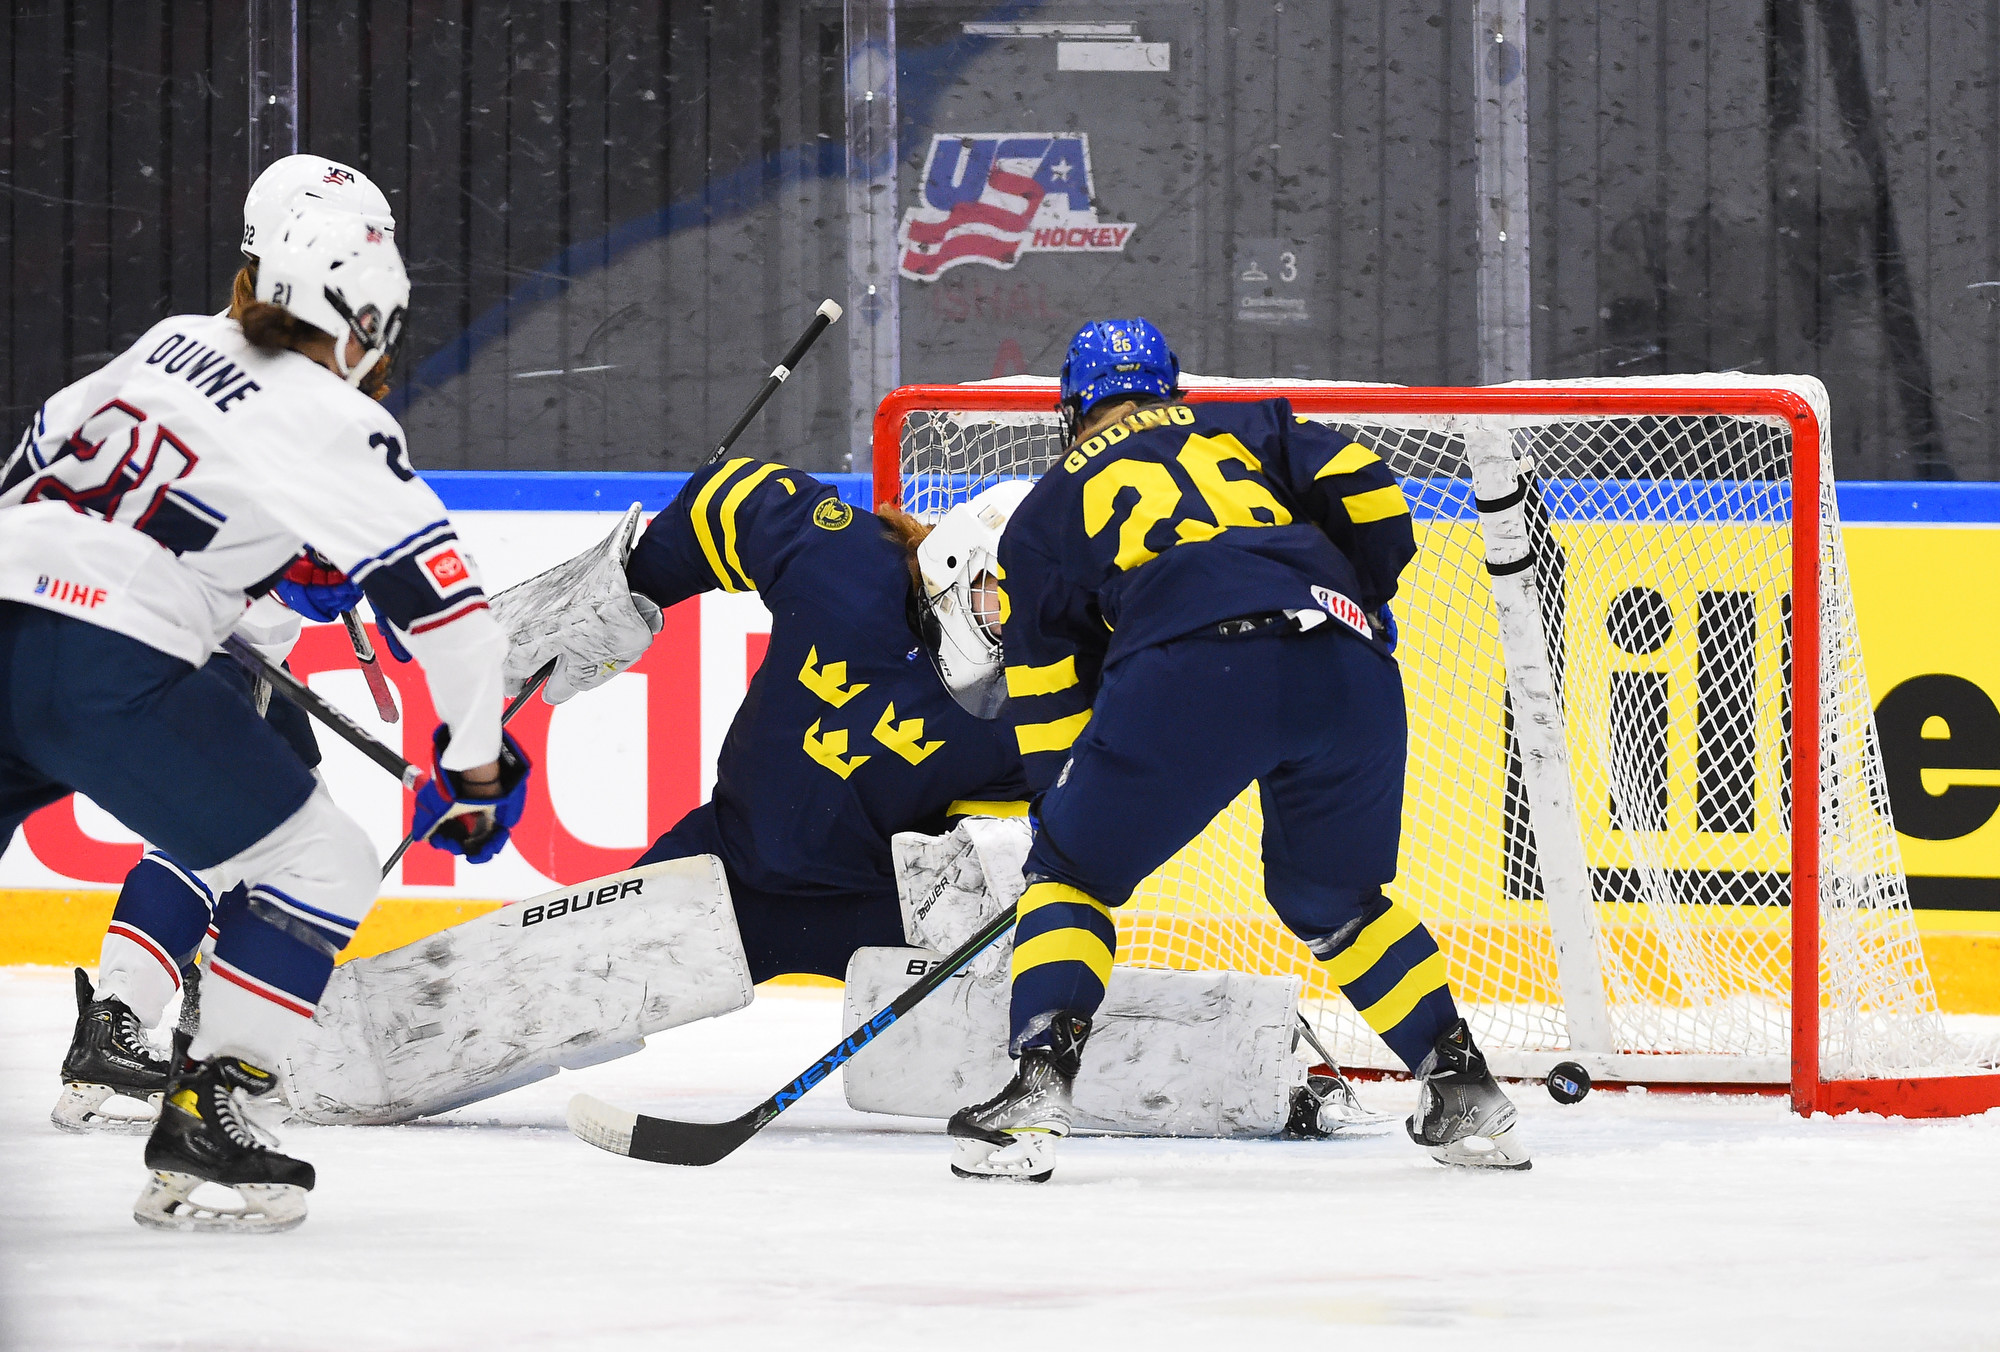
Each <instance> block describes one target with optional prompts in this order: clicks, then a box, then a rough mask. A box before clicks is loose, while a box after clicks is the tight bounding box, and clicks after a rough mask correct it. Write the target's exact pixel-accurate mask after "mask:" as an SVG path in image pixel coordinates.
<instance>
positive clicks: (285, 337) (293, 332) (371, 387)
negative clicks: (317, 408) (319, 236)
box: [229, 258, 391, 399]
mask: <svg viewBox="0 0 2000 1352" xmlns="http://www.w3.org/2000/svg"><path fill="white" fill-rule="evenodd" d="M229 317H230V318H231V319H233V320H235V321H236V322H237V323H238V324H241V325H242V326H243V336H244V337H245V338H247V339H249V340H250V345H251V346H252V347H262V348H275V349H278V350H281V351H282V350H290V351H293V352H297V351H300V350H301V349H302V348H303V347H304V346H305V345H306V344H308V343H310V342H312V340H313V339H315V338H321V337H325V336H326V335H325V334H323V333H321V332H320V330H319V328H318V327H317V326H316V325H313V324H308V323H306V321H305V320H303V319H300V318H299V317H298V316H297V315H295V314H293V313H292V312H291V311H290V310H287V309H285V308H284V307H283V306H281V305H273V304H271V303H270V302H269V301H262V300H258V299H257V260H256V259H254V258H253V259H251V260H250V261H249V262H247V263H245V264H244V265H243V266H242V267H240V268H238V269H237V270H236V280H235V282H233V283H232V284H231V285H230V288H229ZM335 341H336V342H337V341H339V340H338V339H336V340H335ZM390 360H391V359H390V356H389V354H388V353H386V352H385V353H383V354H382V358H381V360H380V361H378V362H376V363H375V367H374V369H373V370H371V371H370V372H369V373H368V374H367V375H366V376H363V377H362V379H361V392H362V393H363V394H365V395H367V396H368V397H369V398H371V399H382V398H385V397H387V395H388V393H389V365H390Z"/></svg>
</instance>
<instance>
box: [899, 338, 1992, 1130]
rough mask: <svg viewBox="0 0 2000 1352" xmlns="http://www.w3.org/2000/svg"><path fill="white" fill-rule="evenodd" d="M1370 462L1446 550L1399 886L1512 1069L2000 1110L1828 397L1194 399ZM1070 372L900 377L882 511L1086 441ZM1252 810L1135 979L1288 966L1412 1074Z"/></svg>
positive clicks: (1392, 393) (1422, 565)
mask: <svg viewBox="0 0 2000 1352" xmlns="http://www.w3.org/2000/svg"><path fill="white" fill-rule="evenodd" d="M1183 385H1184V387H1185V389H1186V391H1187V397H1188V398H1189V399H1190V400H1191V401H1201V400H1206V399H1230V400H1256V399H1270V398H1280V397H1282V398H1286V399H1289V400H1290V401H1291V403H1292V406H1293V410H1294V412H1296V413H1297V414H1299V415H1300V416H1302V417H1308V418H1312V419H1315V420H1319V421H1324V422H1331V423H1337V424H1338V425H1340V426H1341V427H1343V428H1348V429H1351V430H1352V431H1353V432H1354V433H1355V434H1356V435H1358V436H1360V437H1362V438H1364V439H1366V440H1367V441H1368V442H1369V444H1370V445H1371V446H1373V447H1374V448H1375V449H1376V450H1377V451H1378V453H1380V454H1381V455H1382V456H1383V458H1384V459H1385V460H1386V461H1388V463H1389V464H1390V466H1391V468H1392V469H1394V470H1395V472H1396V473H1397V475H1398V477H1399V479H1400V481H1401V482H1402V485H1403V489H1404V494H1405V497H1406V498H1407V499H1408V501H1409V503H1410V506H1411V511H1412V516H1413V517H1414V525H1415V529H1416V533H1417V539H1418V555H1417V558H1416V559H1415V560H1414V561H1413V563H1412V565H1411V566H1410V568H1409V569H1408V570H1407V571H1406V573H1405V575H1404V578H1403V585H1402V590H1401V591H1400V593H1399V595H1398V597H1397V599H1396V601H1395V610H1396V614H1397V619H1398V623H1399V628H1400V630H1401V633H1402V643H1401V646H1400V648H1399V650H1398V654H1397V656H1398V660H1399V663H1400V664H1401V666H1402V669H1403V674H1404V681H1405V687H1406V696H1407V700H1408V705H1409V723H1410V742H1409V746H1410V759H1409V767H1408V773H1407V776H1406V780H1405V805H1404V815H1403V836H1402V853H1401V861H1400V866H1399V872H1398V877H1397V880H1396V881H1395V882H1394V883H1392V884H1391V885H1390V886H1389V887H1388V889H1387V890H1388V891H1389V892H1390V894H1391V895H1393V896H1395V897H1396V898H1397V899H1398V900H1399V901H1400V902H1402V903H1403V904H1405V905H1407V906H1409V907H1410V908H1411V909H1413V910H1414V911H1416V913H1417V914H1418V915H1420V916H1421V917H1423V919H1424V920H1425V922H1426V924H1427V925H1428V926H1429V927H1430V929H1431V930H1432V932H1433V933H1434V934H1435V936H1436V937H1437V939H1438V943H1439V946H1440V948H1441V949H1442V950H1443V952H1444V955H1445V961H1446V967H1447V970H1448V971H1449V973H1450V975H1451V980H1452V986H1453V990H1454V992H1455V993H1456V995H1457V998H1458V1001H1459V1004H1460V1007H1461V1009H1462V1010H1463V1012H1464V1013H1465V1015H1466V1017H1467V1019H1468V1020H1469V1021H1470V1022H1471V1023H1472V1025H1473V1030H1474V1033H1475V1036H1476V1037H1477V1038H1478V1040H1479V1042H1480V1045H1481V1046H1482V1048H1483V1049H1484V1050H1485V1051H1486V1053H1487V1055H1488V1058H1489V1061H1490V1062H1491V1063H1492V1064H1493V1066H1494V1069H1495V1071H1496V1073H1499V1074H1502V1075H1511V1076H1519V1077H1537V1076H1540V1075H1544V1074H1546V1073H1547V1071H1548V1070H1549V1068H1550V1067H1551V1066H1552V1065H1553V1064H1554V1063H1555V1062H1557V1061H1559V1060H1576V1061H1580V1062H1581V1063H1583V1064H1584V1065H1585V1066H1586V1067H1587V1068H1588V1069H1589V1070H1590V1071H1591V1073H1592V1075H1593V1077H1594V1078H1596V1079H1599V1080H1601V1081H1604V1082H1607V1083H1621V1082H1622V1083H1631V1084H1647V1085H1654V1086H1661V1087H1680V1086H1686V1087H1698V1088H1707V1089H1733V1090H1752V1091H1761V1092H1773V1093H1778V1092H1784V1091H1785V1090H1786V1089H1787V1088H1788V1089H1789V1091H1790V1094H1791V1099H1792V1103H1793V1106H1794V1107H1795V1108H1796V1109H1797V1110H1798V1111H1800V1112H1802V1113H1811V1112H1847V1111H1870V1112H1882V1113H1893V1114H1900V1115H1905V1116H1945V1115H1955V1114H1963V1113H1973V1112H1980V1111H1984V1110H1985V1109H1987V1108H1990V1107H1994V1106H2000V1074H1996V1073H1995V1068H1996V1060H2000V1058H1996V1057H1995V1055H1994V1052H1993V1049H1991V1048H1987V1047H1980V1046H1974V1045H1972V1042H1971V1040H1970V1039H1969V1038H1967V1037H1965V1036H1963V1035H1962V1034H1961V1033H1960V1031H1959V1030H1958V1029H1957V1028H1955V1027H1954V1026H1953V1025H1952V1024H1951V1022H1950V1021H1949V1020H1947V1019H1946V1017H1945V1016H1944V1015H1943V1014H1942V1013H1941V1012H1940V1011H1939V1009H1938V1005H1937V998H1936V993H1935V990H1934V988H1933V986H1932V984H1931V980H1930V976H1929V972H1928V969H1927V968H1926V966H1925V964H1924V958H1923V952H1922V948H1921V945H1920V944H1919V942H1918V937H1917V930H1916V924H1915V919H1914V916H1913V914H1912V912H1911V910H1910V904H1909V895H1908V888H1907V884H1906V882H1905V880H1904V877H1903V872H1902V865H1901V859H1900V855H1899V853H1898V850H1897V844H1896V837H1895V832H1894V828H1893V826H1892V825H1891V823H1890V820H1889V808H1888V796H1887V791H1886V787H1885V781H1884V778H1883V773H1882V765H1881V756H1880V751H1879V748H1878V746H1877V744H1876V738H1875V729H1874V721H1873V707H1872V705H1871V704H1870V702H1869V698H1868V691H1867V683H1866V679H1865V676H1864V674H1863V671H1862V667H1861V654H1860V643H1859V636H1858V631H1857V628H1856V623H1855V617H1854V610H1853V604H1852V597H1851V591H1850V588H1849V586H1848V581H1847V568H1846V559H1845V553H1844V550H1843V548H1842V542H1841V535H1840V523H1839V515H1838V510H1837V507H1836V504H1835V501H1834V495H1833V482H1832V474H1831V452H1830V442H1829V438H1828V434H1827V405H1826V394H1825V390H1824V388H1823V387H1822V386H1821V385H1820V383H1819V382H1818V381H1817V380H1814V379H1811V378H1810V377H1774V378H1759V377H1748V376H1743V375H1738V374H1725V375H1703V376H1679V377H1648V378H1638V379H1616V380H1590V381H1578V382H1570V383H1554V382H1521V383H1518V384H1514V385H1504V386H1492V387H1485V388H1478V389H1441V388H1439V389H1425V388H1406V387H1400V386H1382V385H1359V384H1333V383H1320V382H1304V381H1263V382H1259V381H1240V380H1220V379H1204V378H1202V377H1199V376H1192V375H1190V376H1184V378H1183ZM1055 403H1056V387H1055V382H1054V381H1053V380H1048V379H1038V378H1032V377H1021V378H1014V379H1009V380H1004V381H991V382H979V383H974V384H967V385H917V386H906V387H904V388H903V389H899V390H897V391H895V392H894V393H892V394H891V395H890V396H889V397H888V398H886V399H885V400H883V402H882V404H881V406H880V408H879V409H878V411H877V414H876V419H875V438H874V451H875V461H874V466H873V471H874V483H875V493H876V498H877V500H878V501H884V502H894V503H897V504H899V505H901V506H902V507H904V508H905V509H907V510H909V511H911V512H912V513H914V514H915V515H917V516H918V517H919V518H935V517H936V516H937V515H938V514H940V513H942V512H943V511H944V510H945V509H946V508H948V507H949V506H950V505H951V504H952V503H954V502H956V501H961V500H963V499H964V498H965V497H966V496H968V495H969V494H971V493H973V492H976V491H978V490H979V489H981V488H983V487H985V486H987V485H988V484H990V483H993V482H996V481H999V480H1001V479H1007V478H1021V477H1033V476H1036V475H1038V474H1040V473H1041V472H1042V470H1043V469H1045V468H1046V467H1047V466H1048V465H1049V464H1050V463H1051V462H1052V461H1053V460H1054V459H1055V458H1056V457H1057V456H1058V455H1060V454H1062V453H1063V452H1064V451H1066V449H1067V448H1066V447H1065V446H1063V445H1061V444H1060V443H1061V432H1060V427H1059V423H1058V420H1057V416H1056V413H1055ZM1259 834H1260V822H1259V820H1258V815H1257V799H1256V794H1255V792H1254V790H1252V791H1246V793H1245V794H1244V795H1243V796H1242V797H1241V798H1239V799H1238V801H1237V802H1236V803H1234V804H1232V805H1231V806H1230V807H1229V808H1228V809H1227V810H1225V811H1224V812H1223V813H1222V814H1221V815H1220V816H1218V817H1217V818H1216V820H1215V821H1214V822H1213V823H1211V824H1210V826H1209V827H1208V828H1207V829H1206V830H1205V831H1204V832H1203V833H1202V834H1201V836H1200V837H1198V838H1197V839H1196V840H1195V841H1194V842H1192V843H1191V844H1190V845H1189V846H1188V847H1187V848H1186V849H1184V850H1183V851H1182V852H1181V853H1180V854H1179V855H1177V856H1176V857H1175V858H1174V859H1173V860H1171V861H1169V863H1168V864H1167V865H1165V866H1164V867H1163V868H1162V869H1161V870H1160V871H1159V872H1158V873H1156V874H1155V875H1154V876H1153V877H1152V878H1149V879H1148V880H1147V881H1146V883H1144V884H1143V885H1142V886H1141V887H1140V888H1139V889H1138V891H1136V892H1135V893H1134V895H1133V897H1132V898H1131V900H1130V901H1129V902H1128V903H1127V904H1126V905H1125V906H1124V907H1121V908H1119V909H1118V910H1117V911H1116V912H1114V916H1115V918H1116V920H1117V924H1118V929H1119V948H1120V951H1119V960H1120V961H1121V962H1126V963H1131V964H1133V965H1141V966H1158V967H1180V968H1195V969H1204V968H1231V969H1237V970H1245V971H1253V972H1279V973H1287V974H1297V975H1299V976H1300V977H1301V978H1302V979H1303V981H1304V991H1305V995H1304V1007H1305V1008H1306V1011H1307V1014H1308V1017H1309V1018H1311V1019H1312V1021H1313V1023H1314V1025H1315V1027H1316V1029H1317V1030H1318V1032H1319V1034H1320V1036H1321V1037H1322V1038H1323V1039H1324V1040H1326V1041H1327V1042H1328V1045H1329V1046H1330V1047H1331V1048H1332V1050H1333V1051H1334V1053H1335V1054H1336V1055H1337V1056H1338V1057H1340V1059H1341V1060H1342V1062H1343V1064H1344V1065H1348V1066H1351V1067H1354V1068H1371V1067H1372V1068H1378V1069H1383V1070H1396V1069H1399V1068H1400V1067H1399V1066H1398V1065H1397V1063H1396V1062H1395V1061H1394V1060H1393V1058H1391V1057H1390V1056H1389V1054H1388V1052H1387V1049H1386V1048H1384V1047H1383V1046H1382V1045H1381V1044H1380V1042H1379V1041H1378V1040H1377V1039H1376V1038H1375V1037H1374V1036H1373V1034H1372V1033H1370V1032H1369V1030H1368V1029H1367V1027H1366V1026H1365V1025H1364V1024H1363V1023H1362V1022H1361V1021H1360V1019H1359V1016H1358V1015H1356V1014H1355V1012H1354V1011H1353V1010H1352V1008H1351V1007H1349V1006H1348V1005H1347V1003H1346V1001H1345V1000H1344V998H1343V997H1342V996H1341V995H1340V993H1339V991H1338V989H1337V988H1336V987H1335V986H1334V985H1333V984H1332V982H1331V981H1330V980H1329V979H1328V978H1327V976H1326V974H1325V971H1324V969H1323V968H1322V967H1321V966H1320V965H1319V964H1317V963H1315V962H1314V961H1313V959H1312V957H1311V954H1310V953H1309V952H1308V951H1307V950H1306V948H1305V947H1304V945H1303V944H1301V943H1299V942H1298V941H1297V940H1296V939H1295V938H1294V937H1293V936H1291V935H1290V934H1289V933H1288V932H1286V931H1285V930H1284V928H1283V926H1282V925H1281V924H1280V923H1279V922H1278V920H1277V919H1276V917H1275V915H1274V914H1273V913H1272V912H1271V911H1270V909H1269V907H1268V906H1267V905H1265V904H1264V902H1263V900H1262V886H1261V884H1262V866H1261V862H1260V855H1259V847H1258V840H1259Z"/></svg>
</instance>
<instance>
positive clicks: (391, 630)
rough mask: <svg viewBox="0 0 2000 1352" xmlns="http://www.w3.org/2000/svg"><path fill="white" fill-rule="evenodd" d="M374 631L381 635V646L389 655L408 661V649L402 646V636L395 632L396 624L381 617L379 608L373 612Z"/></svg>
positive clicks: (401, 660) (398, 659)
mask: <svg viewBox="0 0 2000 1352" xmlns="http://www.w3.org/2000/svg"><path fill="white" fill-rule="evenodd" d="M371 609H372V607H371ZM375 632H376V633H378V634H380V635H381V636H382V646H383V647H385V648H387V649H388V650H389V656H391V657H393V658H395V659H396V660H397V661H398V662H403V663H407V662H409V660H410V650H409V649H408V648H405V647H404V646H403V640H402V638H401V637H400V636H398V635H397V633H396V626H395V625H393V624H390V623H389V622H388V621H387V620H385V619H383V618H382V612H381V611H379V610H377V611H376V612H375Z"/></svg>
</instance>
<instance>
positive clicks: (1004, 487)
mask: <svg viewBox="0 0 2000 1352" xmlns="http://www.w3.org/2000/svg"><path fill="white" fill-rule="evenodd" d="M1033 487H1034V485H1033V484H1032V483H1030V482H1028V481H1027V480H1025V479H1013V480H1009V481H1008V482H1006V483H1002V484H995V485H994V486H993V487H991V488H989V489H986V490H985V491H984V492H981V493H978V494H976V495H975V496H973V497H972V498H970V499H968V500H967V501H965V502H961V503H959V504H958V506H956V507H954V508H952V509H951V510H950V511H948V512H946V513H945V514H944V516H943V517H942V518H941V519H940V520H939V521H938V523H937V525H936V527H934V528H933V529H932V531H931V533H930V534H929V535H927V536H925V537H924V542H923V543H922V544H920V545H918V546H917V571H918V572H919V573H920V574H922V576H923V586H922V587H921V588H920V589H919V591H920V593H921V595H920V601H921V612H922V616H923V637H924V646H925V647H926V648H927V649H929V651H930V655H931V661H932V662H933V663H934V664H935V665H936V666H937V672H938V676H939V677H940V678H942V679H943V681H944V684H945V689H947V690H949V691H951V697H952V698H953V699H955V700H957V701H958V703H959V705H960V706H961V707H963V708H964V709H965V711H966V712H967V713H970V714H972V715H973V716H974V717H976V718H997V717H999V715H1000V710H1001V707H1002V706H1004V705H1005V704H1006V703H1007V680H1006V676H1007V673H1006V659H1005V655H1004V653H1003V652H1002V649H1001V634H1000V627H1001V626H1002V625H1003V624H1005V623H1006V619H1007V613H1006V596H1005V594H1004V593H1003V592H999V590H998V585H997V584H998V583H999V582H1000V581H1001V580H1002V579H1003V578H1004V576H1005V575H1004V574H1003V573H1002V572H1001V571H1000V536H1001V534H1002V533H1003V532H1004V531H1005V530H1006V529H1007V523H1008V522H1009V521H1010V520H1012V519H1013V516H1014V513H1015V511H1016V510H1017V509H1018V508H1019V507H1020V505H1021V500H1022V499H1023V498H1025V497H1027V496H1028V492H1029V490H1030V489H1032V488H1033ZM989 577H990V578H991V579H992V580H993V581H994V583H995V588H994V595H995V596H996V597H997V600H996V601H995V602H993V603H992V604H990V605H989V604H987V603H986V602H985V601H984V599H983V598H984V596H985V594H986V593H985V589H984V588H982V587H981V585H980V584H981V582H982V581H983V580H984V579H987V578H989Z"/></svg>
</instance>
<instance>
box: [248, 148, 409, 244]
mask: <svg viewBox="0 0 2000 1352" xmlns="http://www.w3.org/2000/svg"><path fill="white" fill-rule="evenodd" d="M308 205H318V206H324V207H328V208H330V209H332V210H334V211H345V212H347V213H349V214H350V215H354V216H360V217H362V218H364V219H365V220H367V221H368V222H369V224H371V225H374V226H377V227H378V228H380V229H382V230H384V231H386V232H388V233H389V234H391V235H393V234H394V233H395V230H396V213H395V212H394V211H392V210H390V208H389V199H388V198H386V197H384V196H383V195H382V190H381V189H380V188H378V187H376V186H375V184H374V182H373V181H371V180H370V179H369V177H368V175H366V174H364V173H362V172H361V171H360V170H359V169H355V168H352V167H350V166H348V165H345V164H342V163H341V162H340V161H339V160H330V159H327V158H326V157H325V156H324V155H287V156H285V157H284V158H283V159H281V160H273V161H272V162H271V163H270V165H268V166H267V167H266V168H265V170H264V172H263V173H261V174H259V175H257V181H256V182H255V183H252V184H251V185H250V191H249V193H248V194H247V195H246V196H245V197H244V198H243V252H244V254H245V255H246V256H247V257H250V258H258V257H260V256H261V255H262V254H263V252H264V249H265V247H266V246H268V245H269V243H270V242H271V240H272V239H273V238H274V237H275V236H276V235H277V234H278V232H279V231H280V230H282V229H283V228H284V225H285V221H286V219H287V218H288V217H290V215H291V214H292V212H293V211H294V210H296V209H298V208H299V207H302V206H308Z"/></svg>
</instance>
